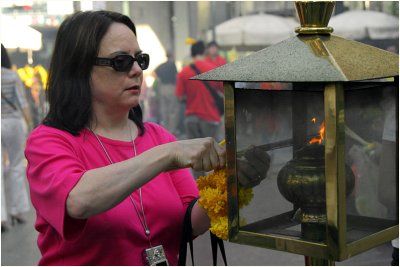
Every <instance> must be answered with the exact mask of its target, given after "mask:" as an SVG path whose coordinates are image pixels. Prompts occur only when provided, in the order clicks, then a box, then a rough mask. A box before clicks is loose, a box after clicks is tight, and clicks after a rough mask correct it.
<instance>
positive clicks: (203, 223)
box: [192, 201, 210, 236]
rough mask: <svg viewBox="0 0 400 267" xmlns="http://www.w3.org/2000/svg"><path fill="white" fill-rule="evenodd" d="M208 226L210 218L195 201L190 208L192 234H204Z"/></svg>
mask: <svg viewBox="0 0 400 267" xmlns="http://www.w3.org/2000/svg"><path fill="white" fill-rule="evenodd" d="M209 228H210V218H209V217H208V215H207V211H206V210H205V209H203V208H202V207H201V206H200V204H199V202H198V201H197V202H196V204H194V206H193V209H192V234H193V235H195V236H198V235H201V234H204V233H205V232H206V231H207V230H208V229H209Z"/></svg>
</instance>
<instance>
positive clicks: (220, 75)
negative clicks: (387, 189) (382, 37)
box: [192, 1, 399, 261]
mask: <svg viewBox="0 0 400 267" xmlns="http://www.w3.org/2000/svg"><path fill="white" fill-rule="evenodd" d="M332 3H333V2H319V3H317V4H316V5H315V2H312V1H309V2H304V3H303V5H300V4H299V3H298V2H296V5H298V10H299V9H300V10H302V11H301V12H300V16H304V17H307V16H306V15H304V14H306V13H307V9H314V10H319V9H321V6H320V5H330V6H329V7H328V8H333V7H332ZM308 5H313V7H312V8H309V6H308ZM333 5H334V3H333ZM322 9H323V8H322ZM321 13H324V12H321ZM325 13H329V12H325ZM300 19H301V17H300ZM324 21H325V22H324V23H325V24H327V22H326V19H324ZM328 21H329V19H328ZM325 24H324V25H317V26H315V25H314V24H313V23H311V24H305V25H306V26H305V27H302V28H298V29H296V32H298V33H299V35H298V36H295V37H292V38H289V39H287V40H285V41H283V42H281V43H279V44H276V45H274V46H271V47H267V48H265V49H263V50H261V51H258V52H255V53H253V54H252V55H250V56H247V57H245V58H242V59H238V60H237V61H235V62H232V63H229V64H227V65H224V66H222V67H219V68H217V69H214V70H212V71H209V72H207V73H203V74H200V75H198V76H196V77H194V78H192V79H197V80H213V81H222V82H223V84H224V91H225V136H226V151H227V176H228V181H227V184H228V207H229V210H228V221H229V241H231V242H235V243H240V244H246V245H252V246H258V247H263V248H269V249H275V250H279V251H286V252H291V253H296V254H301V255H305V256H310V257H314V258H320V259H327V260H332V261H342V260H345V259H347V258H349V257H352V256H354V255H357V254H359V253H361V252H364V251H366V250H368V249H371V248H373V247H376V246H378V245H380V244H383V243H385V242H388V241H390V240H392V239H394V238H396V237H398V235H399V230H398V226H399V225H398V220H397V221H395V222H393V221H392V220H386V219H379V218H369V217H363V218H362V219H360V218H359V217H357V216H351V215H350V216H349V215H348V214H347V212H346V184H345V120H344V118H345V110H344V98H345V85H347V84H350V83H353V82H354V83H359V82H365V81H370V82H371V83H373V82H372V81H373V80H376V79H382V78H387V77H392V78H393V81H392V82H391V83H390V84H393V85H394V86H396V88H397V94H398V91H399V90H398V88H399V80H398V76H399V57H398V55H396V54H393V53H390V52H387V51H384V50H380V49H377V48H374V47H372V46H368V45H365V44H361V43H358V42H355V41H349V40H346V39H343V38H340V37H338V36H334V35H331V34H330V33H331V32H332V30H333V29H332V28H330V27H326V26H327V25H325ZM314 26H315V27H314ZM266 66H267V67H266ZM268 66H273V67H268ZM235 82H282V83H292V84H293V86H297V85H298V84H302V83H321V84H322V85H323V95H324V109H325V110H324V113H325V115H324V116H325V127H326V130H325V180H326V184H325V186H326V188H325V189H326V217H327V223H326V232H325V233H326V238H325V241H324V242H314V241H308V240H304V239H301V238H294V237H290V236H282V235H275V234H263V233H259V232H256V231H250V230H248V229H249V227H242V228H241V227H239V205H238V179H237V176H236V173H237V165H236V160H237V150H236V148H237V146H236V129H235V127H236V125H235V121H236V118H235V103H236V102H237V101H238V100H237V99H235V90H237V89H236V88H235ZM398 106H399V105H398V100H397V102H396V108H397V110H396V118H397V121H398ZM396 144H397V152H398V132H397V143H396ZM397 155H398V153H397ZM397 162H398V156H397ZM396 175H397V178H398V176H399V174H398V170H397V174H396ZM397 180H398V179H397ZM397 198H398V193H397ZM397 208H398V207H397ZM288 216H289V213H283V214H280V215H277V216H274V217H272V218H267V219H264V220H262V221H260V222H256V223H253V224H251V225H252V226H254V227H255V229H256V228H257V225H261V224H263V225H264V227H265V225H273V224H277V223H281V224H284V222H285V221H287V218H288ZM353 223H356V224H357V225H358V226H360V225H361V226H363V227H365V229H369V230H370V231H371V233H372V234H366V235H365V236H364V237H363V238H361V239H357V240H355V241H352V242H348V239H347V237H348V227H349V226H351V225H352V224H353ZM394 223H395V225H393V224H394ZM282 227H283V226H282ZM245 229H247V230H245ZM369 230H368V231H369ZM368 231H367V233H368Z"/></svg>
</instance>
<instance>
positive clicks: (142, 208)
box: [88, 126, 151, 246]
mask: <svg viewBox="0 0 400 267" xmlns="http://www.w3.org/2000/svg"><path fill="white" fill-rule="evenodd" d="M88 129H89V130H90V131H91V132H92V133H93V135H94V136H95V137H96V139H97V141H98V142H99V144H100V146H101V148H102V149H103V151H104V153H105V154H106V156H107V158H108V160H109V161H110V163H111V164H114V162H113V161H112V159H111V157H110V155H109V154H108V152H107V150H106V148H105V147H104V145H103V143H102V142H101V140H100V138H99V137H98V136H97V134H96V133H95V132H93V131H92V129H90V128H88ZM129 134H130V136H131V142H132V145H133V153H134V156H135V157H136V145H135V142H134V141H133V137H132V131H131V127H130V126H129ZM129 198H130V199H131V202H132V204H133V206H134V207H135V211H136V214H137V216H138V218H139V221H140V223H141V224H142V226H143V230H144V234H145V235H146V237H148V238H149V236H150V230H149V227H148V225H147V221H146V216H145V212H144V207H143V197H142V188H141V187H140V188H139V199H140V208H141V210H142V214H140V212H139V209H138V207H137V206H136V203H135V201H134V200H133V198H132V194H130V195H129ZM142 216H143V217H142ZM149 242H150V239H149ZM150 246H151V243H150Z"/></svg>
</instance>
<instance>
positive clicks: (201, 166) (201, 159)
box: [176, 137, 226, 171]
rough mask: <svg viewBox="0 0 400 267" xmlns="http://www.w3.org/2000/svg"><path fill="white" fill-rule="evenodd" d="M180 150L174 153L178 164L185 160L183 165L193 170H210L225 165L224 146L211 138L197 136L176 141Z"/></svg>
mask: <svg viewBox="0 0 400 267" xmlns="http://www.w3.org/2000/svg"><path fill="white" fill-rule="evenodd" d="M178 143H179V144H180V148H181V149H180V151H179V152H178V153H176V155H177V158H176V162H177V163H178V164H181V163H184V162H186V164H185V166H180V167H191V168H193V170H195V171H211V170H213V169H217V168H222V167H224V166H225V162H226V156H225V148H224V147H223V146H221V145H219V144H218V143H217V142H216V141H215V140H214V139H213V138H211V137H206V138H198V139H190V140H183V141H178Z"/></svg>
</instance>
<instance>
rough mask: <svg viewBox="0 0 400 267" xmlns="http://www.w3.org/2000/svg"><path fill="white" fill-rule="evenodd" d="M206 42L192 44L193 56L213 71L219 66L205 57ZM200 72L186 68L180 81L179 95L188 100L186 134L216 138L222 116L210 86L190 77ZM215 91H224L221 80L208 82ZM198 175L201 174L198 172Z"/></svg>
mask: <svg viewBox="0 0 400 267" xmlns="http://www.w3.org/2000/svg"><path fill="white" fill-rule="evenodd" d="M204 52H205V45H204V42H203V41H198V42H196V43H195V44H193V45H192V47H191V57H192V59H193V63H192V64H193V65H194V66H195V67H196V68H197V69H198V70H199V71H200V73H203V72H207V71H210V70H212V69H214V68H215V65H213V64H212V63H210V62H208V61H206V60H204ZM196 75H197V73H196V71H195V70H194V69H193V67H192V66H191V65H188V66H186V67H184V68H183V69H182V70H181V72H180V73H178V76H177V81H176V96H177V97H178V99H179V100H180V101H185V102H186V110H185V119H184V121H185V130H186V137H187V138H189V139H191V138H201V137H213V138H216V136H217V132H218V129H219V125H220V123H221V115H220V114H219V111H218V109H217V107H216V106H215V103H214V99H213V96H212V95H211V93H210V92H209V90H208V89H207V87H206V85H205V84H204V82H203V81H198V80H190V78H191V77H193V76H196ZM208 83H209V84H210V85H211V86H212V87H213V89H214V90H217V91H218V92H220V93H223V86H222V83H221V82H208ZM194 175H195V176H197V177H198V175H201V173H196V172H194Z"/></svg>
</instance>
